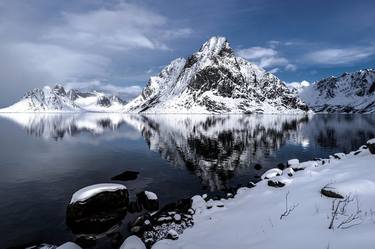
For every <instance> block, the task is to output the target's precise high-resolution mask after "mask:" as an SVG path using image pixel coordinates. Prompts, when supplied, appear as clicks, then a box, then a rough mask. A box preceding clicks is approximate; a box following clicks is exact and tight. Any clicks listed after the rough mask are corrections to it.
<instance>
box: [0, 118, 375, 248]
mask: <svg viewBox="0 0 375 249" xmlns="http://www.w3.org/2000/svg"><path fill="white" fill-rule="evenodd" d="M374 136H375V116H373V115H372V116H371V115H314V116H309V117H307V116H292V115H283V116H278V115H254V116H242V115H225V116H207V115H189V116H186V115H150V116H140V115H118V114H77V115H68V114H62V115H55V114H39V115H38V114H13V115H10V114H9V115H6V116H3V117H0V146H1V147H0V148H1V150H0V217H1V218H0V219H1V222H0V248H9V247H14V246H19V245H23V244H33V243H40V242H46V243H51V244H57V245H59V244H61V243H63V242H66V241H74V240H75V239H76V236H75V235H74V234H73V233H72V232H71V231H70V229H69V228H68V227H67V226H66V224H65V213H66V206H67V204H68V203H69V201H70V198H71V195H72V194H73V193H74V192H75V191H77V190H78V189H80V188H82V187H85V186H87V185H91V184H97V183H107V182H117V183H122V184H125V185H126V186H127V187H128V189H129V192H130V198H131V199H134V196H135V194H136V193H137V192H140V191H142V190H145V189H147V190H151V191H153V192H155V193H157V194H158V196H159V198H160V201H161V204H166V203H168V202H172V201H176V200H178V199H180V198H187V197H191V196H192V195H194V194H198V193H206V192H211V191H218V190H222V189H225V188H226V187H231V186H236V185H237V184H246V183H247V182H248V181H250V180H257V176H259V175H261V174H262V173H263V172H264V171H265V170H266V169H268V168H271V167H275V166H276V165H277V164H278V163H280V162H284V163H285V162H286V161H287V160H288V159H290V158H298V159H300V160H302V161H303V160H309V159H312V158H315V157H326V156H328V155H330V154H332V153H336V152H349V151H351V150H355V149H357V148H358V147H359V146H360V145H362V144H363V143H364V142H365V141H366V140H367V139H369V138H372V137H374ZM258 163H259V164H261V165H262V166H263V168H262V169H261V170H256V169H254V165H255V164H258ZM126 170H132V171H138V172H140V173H139V176H138V178H137V179H136V180H133V181H127V182H121V181H111V178H112V177H113V176H115V175H117V174H120V173H122V172H124V171H126ZM134 217H135V215H128V216H127V217H126V219H125V220H124V221H123V223H122V225H120V226H119V227H118V228H117V231H118V232H120V233H121V234H122V235H123V236H127V235H128V231H127V225H126V224H127V222H128V221H129V220H130V219H132V218H134ZM103 236H104V237H103V238H102V239H100V240H98V241H97V242H96V245H93V246H92V248H110V242H108V241H109V240H108V239H107V237H106V235H103Z"/></svg>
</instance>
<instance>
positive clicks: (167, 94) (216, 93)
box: [0, 37, 375, 113]
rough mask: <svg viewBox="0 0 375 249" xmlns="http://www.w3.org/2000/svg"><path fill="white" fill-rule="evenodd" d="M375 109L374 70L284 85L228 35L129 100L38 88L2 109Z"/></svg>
mask: <svg viewBox="0 0 375 249" xmlns="http://www.w3.org/2000/svg"><path fill="white" fill-rule="evenodd" d="M310 109H311V110H313V111H315V112H344V113H375V70H374V69H366V70H361V71H358V72H354V73H345V74H343V75H341V76H340V77H330V78H326V79H323V80H320V81H318V82H316V83H314V84H309V83H308V82H301V83H300V84H298V83H294V84H290V85H286V84H285V83H284V82H283V81H281V80H280V79H279V78H277V77H276V76H275V75H273V74H271V73H269V72H266V71H265V70H264V69H262V68H260V67H258V66H256V65H255V64H253V63H251V62H249V61H246V60H245V59H243V58H241V57H237V56H236V55H235V53H234V52H233V49H232V48H231V47H230V45H229V43H228V41H227V40H226V39H225V38H224V37H212V38H210V39H209V40H208V41H207V42H206V43H204V44H203V45H202V47H201V48H200V49H199V51H198V52H196V53H194V54H192V55H191V56H190V57H188V58H187V59H184V58H178V59H176V60H174V61H172V62H171V63H170V64H169V65H167V66H166V67H165V68H164V69H163V70H162V71H161V72H160V74H159V75H157V76H153V77H151V78H150V80H149V81H148V84H147V86H146V87H145V88H144V89H143V91H142V93H141V94H140V95H139V96H138V97H136V98H135V99H133V100H131V101H130V102H129V103H127V102H126V101H124V100H122V99H121V98H119V97H118V96H114V95H109V94H105V93H102V92H98V91H85V92H83V91H79V90H75V89H70V90H69V91H66V90H65V89H64V87H63V86H61V85H56V86H55V87H52V88H51V87H48V86H46V87H44V88H42V89H39V88H37V89H34V90H32V91H29V92H28V93H26V94H25V95H24V97H23V98H22V99H21V100H20V101H19V102H17V103H15V104H14V105H12V106H9V107H7V108H3V109H0V112H124V113H306V112H308V111H309V110H310Z"/></svg>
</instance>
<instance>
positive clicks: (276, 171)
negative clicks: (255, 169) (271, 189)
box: [261, 168, 283, 180]
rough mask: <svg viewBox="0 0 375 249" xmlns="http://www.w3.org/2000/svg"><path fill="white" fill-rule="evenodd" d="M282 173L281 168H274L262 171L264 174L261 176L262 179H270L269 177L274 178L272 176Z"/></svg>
mask: <svg viewBox="0 0 375 249" xmlns="http://www.w3.org/2000/svg"><path fill="white" fill-rule="evenodd" d="M282 174H283V171H282V170H280V169H277V168H274V169H269V170H267V171H266V172H264V174H263V175H262V177H261V178H262V179H263V180H264V179H271V178H274V177H276V176H279V175H282Z"/></svg>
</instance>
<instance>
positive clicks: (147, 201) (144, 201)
mask: <svg viewBox="0 0 375 249" xmlns="http://www.w3.org/2000/svg"><path fill="white" fill-rule="evenodd" d="M137 201H138V202H139V203H140V204H141V205H142V206H143V208H144V209H146V210H147V211H156V210H158V209H159V199H158V197H157V195H156V194H155V193H153V192H150V191H142V192H141V193H138V194H137Z"/></svg>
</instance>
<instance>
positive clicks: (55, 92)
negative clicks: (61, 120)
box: [0, 85, 126, 112]
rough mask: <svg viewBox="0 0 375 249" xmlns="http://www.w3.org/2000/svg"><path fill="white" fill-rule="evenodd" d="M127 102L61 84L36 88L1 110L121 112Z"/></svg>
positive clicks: (0, 110)
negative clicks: (67, 87)
mask: <svg viewBox="0 0 375 249" xmlns="http://www.w3.org/2000/svg"><path fill="white" fill-rule="evenodd" d="M125 105H126V102H125V101H124V100H122V99H121V98H119V97H117V96H111V95H106V94H104V93H101V92H97V91H92V92H81V91H79V90H76V89H71V90H69V91H66V90H65V88H64V87H63V86H61V85H56V86H55V87H52V88H51V87H48V86H46V87H44V88H42V89H39V88H36V89H34V90H31V91H29V92H27V93H26V94H25V95H24V96H23V98H22V99H21V100H20V101H19V102H17V103H15V104H14V105H12V106H9V107H7V108H4V109H0V112H81V111H87V112H121V111H122V110H123V109H124V107H125Z"/></svg>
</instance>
